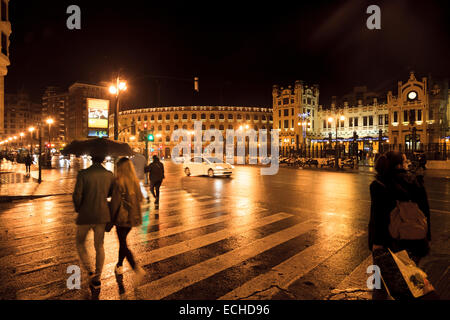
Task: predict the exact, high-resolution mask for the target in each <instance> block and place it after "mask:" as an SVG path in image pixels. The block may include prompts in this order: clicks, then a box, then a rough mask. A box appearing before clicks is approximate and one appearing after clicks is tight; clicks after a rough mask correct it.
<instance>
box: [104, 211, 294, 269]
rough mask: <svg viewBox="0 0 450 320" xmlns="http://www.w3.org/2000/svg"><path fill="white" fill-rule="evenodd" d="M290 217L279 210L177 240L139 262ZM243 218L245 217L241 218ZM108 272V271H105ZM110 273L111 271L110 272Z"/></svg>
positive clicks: (147, 254) (160, 257)
mask: <svg viewBox="0 0 450 320" xmlns="http://www.w3.org/2000/svg"><path fill="white" fill-rule="evenodd" d="M289 217H292V215H291V214H288V213H284V212H279V213H276V214H272V215H270V216H266V217H264V218H261V219H257V220H256V221H255V222H252V223H249V224H242V225H240V226H239V227H237V228H227V229H223V230H220V231H216V232H213V233H208V234H205V235H203V236H199V237H196V238H193V239H189V240H186V241H183V242H179V243H176V244H173V245H170V246H166V247H162V248H158V249H155V250H152V251H149V252H147V253H146V254H145V255H143V256H142V258H141V259H140V260H139V263H140V264H142V265H146V264H150V263H155V262H158V261H162V260H164V259H167V258H170V257H173V256H176V255H179V254H182V253H184V252H188V251H192V250H195V249H198V248H201V247H205V246H207V245H210V244H212V243H215V242H219V241H221V240H224V239H226V238H229V237H231V236H233V235H236V234H242V233H244V232H247V231H249V230H252V229H256V228H260V227H263V226H266V225H269V224H272V223H274V222H277V221H281V220H284V219H286V218H289ZM242 220H245V219H242ZM113 267H114V264H111V268H109V269H110V270H112V269H113ZM105 269H106V268H105ZM105 274H108V273H105ZM111 275H112V272H111Z"/></svg>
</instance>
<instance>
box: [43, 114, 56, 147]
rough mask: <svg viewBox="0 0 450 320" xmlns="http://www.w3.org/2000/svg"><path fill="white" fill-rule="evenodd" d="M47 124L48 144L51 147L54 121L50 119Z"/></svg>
mask: <svg viewBox="0 0 450 320" xmlns="http://www.w3.org/2000/svg"><path fill="white" fill-rule="evenodd" d="M45 122H46V123H47V124H48V143H49V144H50V145H51V143H52V138H51V135H50V131H51V127H52V124H53V122H54V120H53V119H52V118H48V119H47V120H45Z"/></svg>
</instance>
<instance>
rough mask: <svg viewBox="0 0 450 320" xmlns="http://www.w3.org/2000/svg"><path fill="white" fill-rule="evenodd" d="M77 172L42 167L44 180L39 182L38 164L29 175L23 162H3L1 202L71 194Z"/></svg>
mask: <svg viewBox="0 0 450 320" xmlns="http://www.w3.org/2000/svg"><path fill="white" fill-rule="evenodd" d="M76 174H77V172H76V170H74V169H66V168H56V169H42V172H41V177H42V182H41V183H40V184H39V183H38V177H39V172H38V168H37V166H32V167H31V176H30V177H27V175H26V171H25V166H24V165H23V164H11V163H6V164H5V163H3V164H2V168H1V170H0V202H5V201H12V200H18V199H26V198H34V197H43V196H50V195H63V194H71V193H72V192H73V189H74V187H75V182H76Z"/></svg>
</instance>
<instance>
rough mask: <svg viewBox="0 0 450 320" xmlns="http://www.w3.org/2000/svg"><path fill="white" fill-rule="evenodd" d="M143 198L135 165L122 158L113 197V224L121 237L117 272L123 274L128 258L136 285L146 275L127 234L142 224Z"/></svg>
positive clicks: (118, 164) (117, 171) (118, 165)
mask: <svg viewBox="0 0 450 320" xmlns="http://www.w3.org/2000/svg"><path fill="white" fill-rule="evenodd" d="M142 199H143V196H142V193H141V189H140V186H139V179H138V178H137V176H136V172H135V170H134V166H133V165H132V162H131V161H130V160H129V159H128V158H121V159H120V160H119V161H118V162H117V170H116V183H115V185H114V190H113V193H112V197H111V206H110V208H111V215H112V217H113V218H112V219H113V224H114V225H115V226H116V231H117V237H118V238H119V259H118V261H117V264H116V267H115V272H116V274H119V275H120V274H123V261H124V260H125V258H127V261H128V263H129V264H130V265H131V268H132V269H133V271H134V272H135V281H134V283H135V285H138V284H139V283H140V282H141V280H142V279H143V277H144V275H145V271H144V269H142V268H141V267H140V266H139V265H138V264H137V263H136V260H135V259H134V256H133V253H132V252H131V250H130V249H129V248H128V245H127V236H128V234H129V233H130V231H131V228H133V227H136V226H139V225H141V223H142V213H141V201H142Z"/></svg>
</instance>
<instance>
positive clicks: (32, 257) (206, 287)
mask: <svg viewBox="0 0 450 320" xmlns="http://www.w3.org/2000/svg"><path fill="white" fill-rule="evenodd" d="M166 177H167V179H166V180H165V182H164V185H163V189H162V191H161V204H160V208H159V210H155V208H154V206H153V204H144V206H143V214H144V223H143V225H142V226H141V227H139V228H136V229H133V231H132V232H131V234H130V237H129V244H130V247H131V248H132V250H133V252H134V253H135V256H136V258H137V260H138V261H139V263H140V264H141V265H142V266H143V267H144V269H145V270H146V272H147V275H146V276H145V279H144V281H143V282H142V283H141V285H140V286H139V287H138V288H137V289H136V290H134V289H133V287H132V272H131V271H129V268H128V265H127V264H126V269H127V270H128V272H126V273H125V275H124V276H123V277H117V276H114V272H113V268H114V263H115V260H116V256H117V249H118V244H117V239H116V236H115V234H114V230H113V232H111V233H109V234H107V235H106V237H105V251H106V262H105V268H104V273H103V275H102V289H101V291H100V292H89V290H87V289H86V285H85V281H83V286H82V289H81V290H68V289H67V287H66V279H67V277H68V275H67V273H66V270H67V267H68V266H70V265H78V264H79V262H78V258H77V254H76V251H75V241H74V235H75V230H76V228H75V226H74V223H73V222H74V218H75V214H74V212H73V206H72V203H71V197H70V195H69V194H68V195H65V196H64V195H61V196H55V197H47V198H41V199H36V200H28V201H18V202H14V203H10V204H1V206H0V209H1V213H0V231H1V235H2V238H1V239H0V267H2V270H5V271H4V272H2V274H1V275H0V283H1V285H0V297H1V298H7V299H45V298H47V299H90V298H99V299H329V298H333V296H335V295H336V290H337V291H340V290H342V291H345V290H349V289H352V290H353V289H354V288H355V287H356V288H358V290H356V291H359V293H360V295H359V296H357V297H356V298H361V299H365V298H367V297H368V295H369V292H368V290H367V288H365V287H364V286H365V283H366V279H367V276H368V275H367V274H366V273H365V271H366V268H367V265H369V264H371V263H370V260H371V259H370V252H369V251H368V249H367V224H368V221H369V208H370V195H369V193H368V190H369V185H370V183H371V181H372V180H373V174H372V173H370V172H359V173H357V172H353V173H350V172H332V171H321V170H315V169H305V170H299V169H293V168H283V167H282V168H280V170H279V172H278V174H277V175H274V176H261V175H260V173H259V167H256V166H236V168H235V172H234V174H233V176H232V177H231V178H220V177H216V178H208V177H186V176H185V175H184V174H183V168H182V166H181V165H175V164H173V163H170V162H166ZM426 185H427V190H428V196H429V199H430V205H431V208H432V233H433V249H432V250H433V251H432V255H431V257H432V258H433V257H444V256H446V255H448V254H449V253H450V247H449V246H450V245H449V243H450V241H448V240H449V239H450V232H449V230H450V197H449V194H450V182H449V180H448V179H442V178H427V179H426ZM89 241H90V242H89ZM89 241H88V244H89V246H92V236H90V238H89ZM431 260H432V259H431ZM426 262H427V261H426V260H425V262H424V263H425V264H426ZM83 275H84V274H83ZM83 279H85V277H84V278H83ZM333 290H335V291H333ZM341 298H343V297H341Z"/></svg>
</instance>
